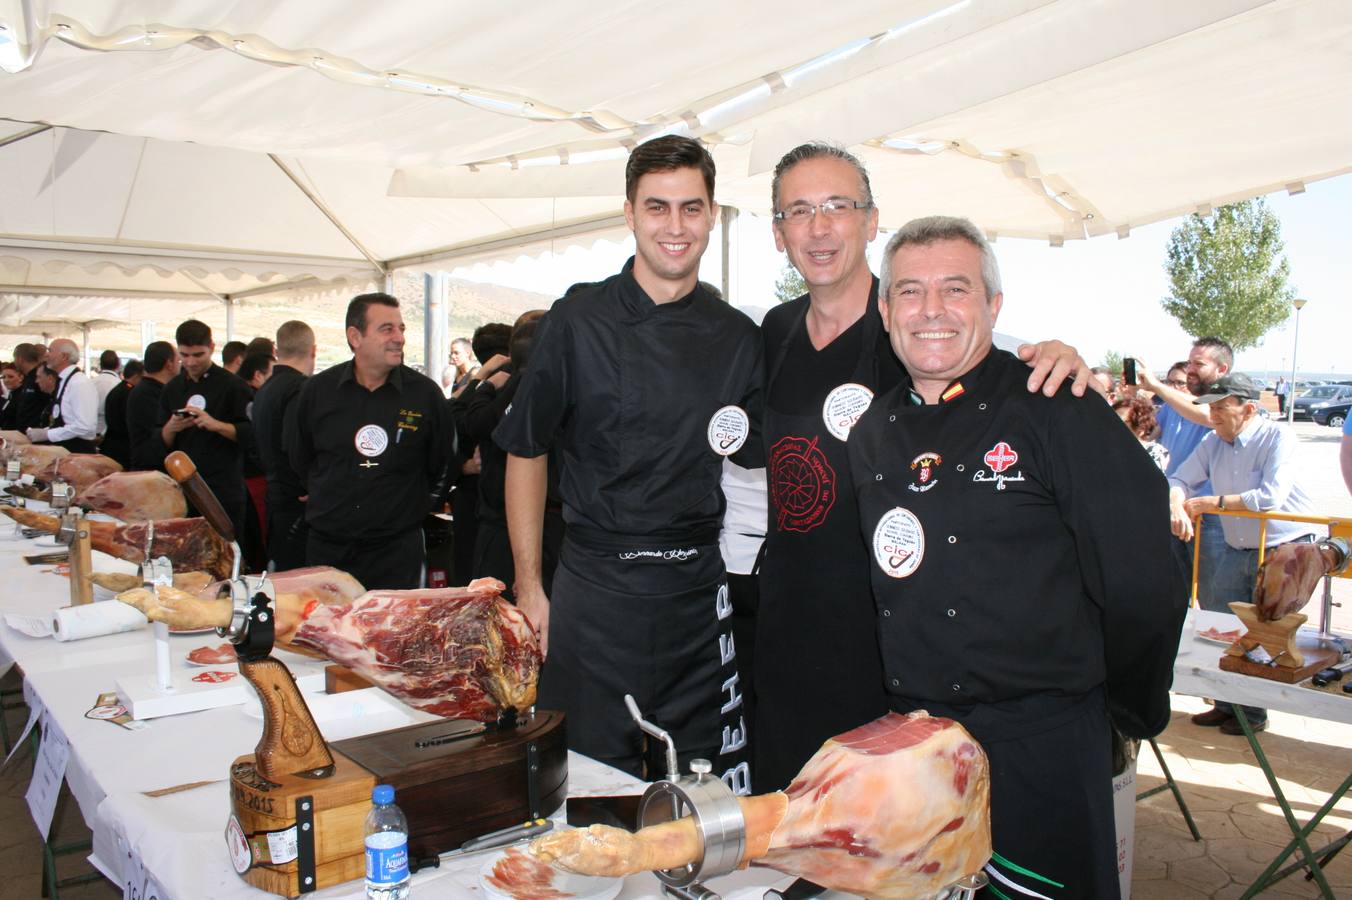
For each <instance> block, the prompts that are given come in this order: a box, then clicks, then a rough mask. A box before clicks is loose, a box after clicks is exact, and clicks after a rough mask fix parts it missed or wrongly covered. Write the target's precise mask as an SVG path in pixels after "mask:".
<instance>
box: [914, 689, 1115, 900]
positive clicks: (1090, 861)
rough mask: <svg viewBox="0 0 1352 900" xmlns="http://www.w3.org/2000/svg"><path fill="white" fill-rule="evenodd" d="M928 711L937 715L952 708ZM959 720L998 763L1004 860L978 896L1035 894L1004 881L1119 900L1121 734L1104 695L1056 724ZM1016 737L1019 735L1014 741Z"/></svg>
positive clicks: (998, 825)
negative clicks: (1117, 746) (1117, 737)
mask: <svg viewBox="0 0 1352 900" xmlns="http://www.w3.org/2000/svg"><path fill="white" fill-rule="evenodd" d="M924 705H925V706H928V708H929V710H930V712H931V714H933V715H948V714H949V713H951V712H953V711H952V710H944V709H942V708H941V707H940V706H939V705H938V704H924ZM915 708H916V707H914V706H911V705H905V706H904V708H898V711H899V712H911V711H912V710H913V709H915ZM952 718H956V719H957V720H958V721H960V722H962V724H963V725H964V726H966V727H967V729H968V731H970V732H971V733H972V736H973V737H975V738H976V739H977V741H978V742H979V743H980V744H981V746H982V748H983V749H984V750H985V751H986V757H987V759H988V760H989V761H990V772H991V844H992V849H993V850H994V854H995V855H994V857H993V858H992V861H991V863H990V864H989V865H988V866H987V874H989V875H990V877H991V881H990V887H988V888H985V889H983V890H982V891H980V892H979V893H978V894H977V897H979V898H981V900H997V898H998V897H1000V896H1001V895H1003V896H1006V897H1026V896H1027V894H1026V893H1023V892H1022V891H1020V890H1019V889H1017V888H1011V887H1010V885H1009V884H1008V883H1006V882H1004V881H1001V879H1002V878H1003V879H1007V880H1008V881H1009V882H1013V883H1014V884H1017V885H1020V886H1022V887H1023V888H1025V889H1027V890H1032V891H1035V892H1037V893H1039V894H1042V895H1044V896H1046V897H1050V898H1053V900H1063V898H1064V900H1118V898H1119V897H1120V896H1121V891H1120V885H1119V882H1118V875H1117V825H1116V823H1115V822H1114V819H1113V786H1112V733H1111V730H1110V726H1109V723H1108V713H1107V709H1106V707H1105V704H1104V701H1103V697H1102V694H1101V693H1095V694H1093V695H1091V696H1089V697H1086V698H1085V702H1084V703H1082V704H1078V705H1077V706H1076V707H1075V708H1074V709H1073V711H1071V712H1070V713H1069V714H1061V715H1051V716H1048V717H1047V718H1046V720H1045V721H1046V722H1047V723H1048V724H1047V727H1043V725H1041V724H1039V723H1037V722H1029V723H1026V725H1023V726H1022V727H1020V723H1017V722H1011V721H1010V719H1008V718H1005V719H1002V720H999V721H994V722H993V721H992V720H990V719H986V720H985V721H976V720H977V719H980V718H981V717H980V715H979V714H978V715H977V716H970V717H965V716H962V715H960V714H956V715H953V716H952ZM1011 725H1013V726H1014V727H1013V728H1011V727H1010V726H1011ZM1010 731H1012V732H1014V733H1015V735H1016V736H1013V737H1011V736H1007V735H1008V733H1009V732H1010ZM1030 731H1031V732H1032V733H1029V732H1030ZM1020 870H1023V871H1020ZM1029 873H1035V874H1029ZM992 888H994V889H998V890H999V891H1000V893H999V894H997V893H995V891H994V890H992Z"/></svg>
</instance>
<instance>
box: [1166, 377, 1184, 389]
mask: <svg viewBox="0 0 1352 900" xmlns="http://www.w3.org/2000/svg"><path fill="white" fill-rule="evenodd" d="M1164 383H1165V384H1167V385H1169V387H1176V388H1185V387H1187V386H1188V380H1187V379H1186V378H1170V379H1169V380H1168V381H1166V382H1164Z"/></svg>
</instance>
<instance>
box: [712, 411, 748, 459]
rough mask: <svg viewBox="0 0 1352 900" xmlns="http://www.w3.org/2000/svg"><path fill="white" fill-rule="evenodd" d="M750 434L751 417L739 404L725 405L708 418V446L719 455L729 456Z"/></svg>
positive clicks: (738, 448) (740, 447)
mask: <svg viewBox="0 0 1352 900" xmlns="http://www.w3.org/2000/svg"><path fill="white" fill-rule="evenodd" d="M750 434H751V419H749V418H748V417H747V414H746V412H745V411H744V410H743V409H742V408H741V407H740V406H725V407H723V408H722V409H720V410H719V411H718V412H716V413H714V414H713V416H712V417H710V419H709V431H708V436H709V447H710V449H712V450H713V451H714V452H715V453H717V454H718V455H719V456H731V455H732V454H734V453H736V452H737V451H738V450H741V449H742V445H743V444H745V443H746V439H747V437H748V436H749V435H750Z"/></svg>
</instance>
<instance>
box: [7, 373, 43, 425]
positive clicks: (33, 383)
mask: <svg viewBox="0 0 1352 900" xmlns="http://www.w3.org/2000/svg"><path fill="white" fill-rule="evenodd" d="M18 394H19V397H18V407H17V409H16V411H15V413H14V430H15V431H27V430H28V429H30V428H39V427H41V426H42V424H43V418H44V417H45V416H46V415H47V409H48V407H49V406H50V404H51V402H52V398H51V397H49V396H47V395H46V394H44V393H43V392H42V391H40V390H38V369H37V366H34V367H33V368H32V369H31V370H29V372H28V374H27V375H25V376H24V377H23V384H21V385H19V390H18Z"/></svg>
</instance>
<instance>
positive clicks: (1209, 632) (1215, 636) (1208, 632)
mask: <svg viewBox="0 0 1352 900" xmlns="http://www.w3.org/2000/svg"><path fill="white" fill-rule="evenodd" d="M1243 633H1244V629H1243V628H1232V629H1231V630H1229V631H1222V630H1221V629H1219V628H1217V627H1215V626H1214V625H1213V626H1212V627H1210V628H1202V629H1199V630H1198V631H1197V639H1198V640H1199V641H1206V642H1207V643H1208V644H1220V645H1221V646H1223V647H1229V646H1230V645H1231V644H1233V643H1234V642H1235V641H1237V640H1239V636H1240V635H1241V634H1243Z"/></svg>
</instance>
